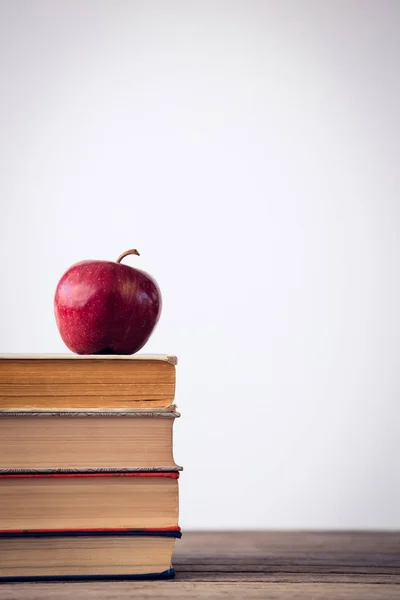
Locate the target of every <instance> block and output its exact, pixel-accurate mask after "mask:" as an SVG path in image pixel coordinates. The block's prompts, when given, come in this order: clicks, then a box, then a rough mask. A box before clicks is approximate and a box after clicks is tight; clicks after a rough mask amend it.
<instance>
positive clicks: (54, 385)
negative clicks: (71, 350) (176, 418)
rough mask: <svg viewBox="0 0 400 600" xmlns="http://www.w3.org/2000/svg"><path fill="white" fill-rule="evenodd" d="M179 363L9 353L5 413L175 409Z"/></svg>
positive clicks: (1, 380)
mask: <svg viewBox="0 0 400 600" xmlns="http://www.w3.org/2000/svg"><path fill="white" fill-rule="evenodd" d="M176 364H177V359H176V357H175V356H168V355H164V354H135V355H133V356H123V355H110V356H105V355H93V356H92V355H77V354H3V355H0V409H5V408H7V409H15V410H19V409H23V410H29V409H32V410H50V411H51V410H53V409H57V410H66V409H68V410H70V409H81V410H82V409H86V408H97V409H99V408H100V409H101V408H104V407H106V408H107V409H109V408H117V409H133V410H136V411H137V410H145V411H148V410H151V409H158V411H159V412H160V411H161V410H171V405H173V402H174V397H175V375H176V373H175V371H176V368H175V367H176Z"/></svg>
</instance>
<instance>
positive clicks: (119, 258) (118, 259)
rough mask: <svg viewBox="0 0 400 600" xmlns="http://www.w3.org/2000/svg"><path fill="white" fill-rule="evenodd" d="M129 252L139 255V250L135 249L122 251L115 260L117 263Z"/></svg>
mask: <svg viewBox="0 0 400 600" xmlns="http://www.w3.org/2000/svg"><path fill="white" fill-rule="evenodd" d="M129 254H136V256H140V254H139V252H138V251H137V250H127V251H126V252H123V253H122V254H121V256H119V257H118V258H117V260H116V262H117V263H120V262H121V260H122V259H123V258H125V256H129Z"/></svg>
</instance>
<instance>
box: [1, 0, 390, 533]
mask: <svg viewBox="0 0 400 600" xmlns="http://www.w3.org/2000/svg"><path fill="white" fill-rule="evenodd" d="M399 29H400V3H399V2H396V1H393V2H390V1H384V0H376V1H368V0H365V1H350V0H343V1H340V0H338V1H325V0H321V1H318V0H316V1H308V0H299V1H281V2H278V1H274V2H272V1H271V2H268V1H265V2H261V1H260V2H255V1H242V2H239V1H231V2H223V1H204V0H202V1H197V2H192V1H188V0H182V1H174V0H168V1H161V0H160V1H158V2H157V1H152V0H148V1H144V0H143V1H139V2H137V1H135V0H130V1H121V0H113V1H111V0H110V1H104V0H103V1H101V0H100V1H99V0H89V1H87V0H86V1H85V0H68V1H60V0H55V1H50V0H49V1H41V0H30V1H22V0H2V1H1V2H0V88H1V89H0V202H1V222H0V245H1V247H0V249H1V263H0V270H1V272H0V277H1V295H0V351H1V352H63V351H64V346H63V343H62V341H61V338H60V337H59V334H58V331H57V329H56V325H55V321H54V317H53V294H54V290H55V287H56V284H57V282H58V279H59V278H60V276H61V275H62V273H63V272H64V271H65V270H66V269H67V268H68V267H69V266H70V265H71V264H72V263H74V262H76V261H78V260H83V259H87V258H96V259H107V260H115V259H116V258H117V256H118V255H119V254H120V253H121V252H122V251H124V250H126V249H127V248H132V247H134V248H138V249H139V251H140V252H141V256H140V257H129V258H128V259H126V261H125V262H126V263H127V264H131V265H132V266H138V267H140V268H143V269H144V270H147V271H149V272H150V273H151V274H152V275H153V276H154V277H155V278H156V279H157V281H158V283H159V285H160V287H161V289H162V292H163V300H164V309H163V314H162V317H161V320H160V323H159V326H158V328H157V330H156V331H155V333H154V335H153V336H152V338H151V340H150V341H149V343H148V344H147V346H146V347H145V349H144V351H145V352H160V353H175V354H177V355H178V357H179V359H180V363H179V368H178V385H177V402H178V404H179V407H180V410H181V412H182V418H181V419H180V420H179V421H177V422H176V424H175V446H176V452H175V458H176V460H177V462H178V463H180V464H183V465H184V467H185V470H184V472H183V475H182V477H181V488H180V489H181V525H182V527H184V528H206V527H208V528H215V529H224V528H275V529H276V528H303V529H306V528H307V529H312V528H325V529H330V528H351V529H357V528H370V529H373V528H388V529H389V528H390V529H392V528H399V527H400V483H399V476H400V470H399V467H400V459H399V455H400V416H399V415H400V410H399V390H400V376H399V334H400V319H399V310H400V297H399V296H400V294H399V281H398V276H399V266H400V265H399V250H400V248H399V245H400V242H399V235H398V234H399V223H400V220H399V191H400V177H399V150H400V148H399V146H400V144H399V133H400V132H399V113H400V108H399V107H400V102H399V100H400V98H399V81H400V76H399V67H400V61H399V52H400V36H399Z"/></svg>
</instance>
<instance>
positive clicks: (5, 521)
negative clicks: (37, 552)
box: [0, 473, 179, 533]
mask: <svg viewBox="0 0 400 600" xmlns="http://www.w3.org/2000/svg"><path fill="white" fill-rule="evenodd" d="M178 477H179V473H93V474H89V473H86V474H74V475H71V474H69V475H67V474H53V475H39V474H36V475H15V474H14V475H0V532H3V533H5V532H7V531H9V532H12V531H14V532H18V531H26V530H39V529H40V530H57V529H58V530H59V529H61V530H64V529H69V530H78V529H79V530H81V529H85V530H92V529H102V530H105V529H121V528H122V529H138V530H144V529H160V530H163V531H165V530H176V529H178V509H179V507H178Z"/></svg>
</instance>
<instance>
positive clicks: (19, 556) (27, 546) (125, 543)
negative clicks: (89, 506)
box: [0, 529, 181, 581]
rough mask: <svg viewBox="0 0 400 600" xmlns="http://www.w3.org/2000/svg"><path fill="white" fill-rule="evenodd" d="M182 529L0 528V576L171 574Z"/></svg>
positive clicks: (55, 578)
mask: <svg viewBox="0 0 400 600" xmlns="http://www.w3.org/2000/svg"><path fill="white" fill-rule="evenodd" d="M179 537H181V532H180V530H169V531H161V530H158V531H157V530H149V531H134V530H122V529H120V530H106V529H103V530H81V531H68V530H66V531H50V530H47V531H14V532H12V531H7V532H0V581H42V580H52V581H64V580H87V579H94V580H96V579H98V580H121V579H167V578H171V577H174V575H175V571H174V569H173V567H172V565H171V561H172V553H173V548H174V542H175V539H176V538H179Z"/></svg>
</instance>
